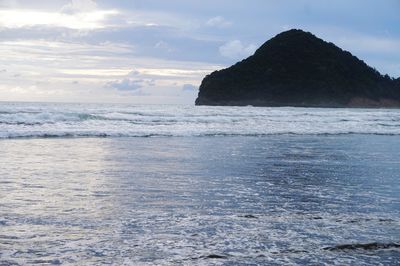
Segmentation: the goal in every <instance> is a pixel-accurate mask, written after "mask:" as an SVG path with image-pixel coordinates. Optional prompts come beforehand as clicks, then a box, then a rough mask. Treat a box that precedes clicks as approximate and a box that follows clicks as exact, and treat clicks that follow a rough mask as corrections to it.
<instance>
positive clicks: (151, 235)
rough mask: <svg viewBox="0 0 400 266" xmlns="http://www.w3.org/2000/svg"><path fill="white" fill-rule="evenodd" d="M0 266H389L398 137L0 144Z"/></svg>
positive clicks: (395, 258)
mask: <svg viewBox="0 0 400 266" xmlns="http://www.w3.org/2000/svg"><path fill="white" fill-rule="evenodd" d="M0 150H1V154H0V161H1V163H0V164H1V167H0V184H1V186H0V262H1V263H0V264H5V265H8V264H12V263H19V264H33V263H39V264H40V263H49V264H60V263H72V264H106V263H112V264H123V263H127V264H130V263H133V264H145V263H148V264H177V263H178V264H181V263H183V264H210V263H214V264H238V263H267V262H268V263H300V264H310V263H311V264H313V263H314V264H324V263H326V264H331V263H333V262H338V263H342V264H343V263H344V264H347V263H355V264H368V263H369V264H376V263H383V264H393V263H397V262H399V259H400V255H399V250H398V249H389V250H373V251H363V250H361V251H360V250H355V251H349V252H345V253H339V254H338V252H332V251H326V250H323V248H324V247H330V246H335V245H340V244H351V243H370V242H379V243H398V242H399V241H400V237H399V236H400V230H399V228H400V227H399V225H400V221H399V217H400V215H399V214H400V207H399V206H400V199H399V195H400V180H399V174H398V173H399V172H400V163H399V158H400V153H399V152H400V143H399V141H398V138H397V137H390V136H360V135H350V136H269V137H203V138H190V137H187V138H120V139H112V138H109V139H106V138H80V139H79V138H78V139H19V140H2V141H0Z"/></svg>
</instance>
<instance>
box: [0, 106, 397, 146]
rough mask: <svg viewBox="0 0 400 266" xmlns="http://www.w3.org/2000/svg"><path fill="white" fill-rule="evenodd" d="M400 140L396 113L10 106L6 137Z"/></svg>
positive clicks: (0, 114)
mask: <svg viewBox="0 0 400 266" xmlns="http://www.w3.org/2000/svg"><path fill="white" fill-rule="evenodd" d="M339 134H373V135H400V111H399V110H395V109H318V108H254V107H194V106H120V105H90V106H89V107H88V106H83V105H79V106H77V105H70V104H52V105H50V104H47V105H46V104H30V105H29V106H27V105H25V104H12V105H11V104H10V105H7V104H5V105H3V106H0V138H3V139H6V138H7V139H10V138H57V137H186V136H195V137H204V136H268V135H339Z"/></svg>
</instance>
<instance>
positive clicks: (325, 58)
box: [196, 29, 400, 108]
mask: <svg viewBox="0 0 400 266" xmlns="http://www.w3.org/2000/svg"><path fill="white" fill-rule="evenodd" d="M196 105H221V106H225V105H227V106H246V105H252V106H271V107H274V106H296V107H360V108H362V107H369V108H370V107H372V108H373V107H400V78H398V79H394V78H392V77H390V76H388V75H381V74H380V73H379V72H378V71H377V70H376V69H374V68H372V67H370V66H368V65H367V64H366V63H365V62H364V61H362V60H360V59H358V58H357V57H355V56H353V55H352V54H351V53H350V52H347V51H344V50H342V49H340V48H339V47H337V46H336V45H334V44H333V43H328V42H325V41H324V40H322V39H319V38H317V37H316V36H314V35H313V34H312V33H309V32H305V31H302V30H298V29H292V30H289V31H285V32H282V33H280V34H278V35H277V36H275V37H274V38H272V39H270V40H269V41H267V42H266V43H264V44H263V45H262V46H261V47H260V48H259V49H258V50H257V51H256V52H255V53H254V55H252V56H250V57H249V58H247V59H245V60H243V61H241V62H238V63H236V64H235V65H233V66H231V67H229V68H227V69H223V70H219V71H215V72H213V73H211V74H210V75H207V76H206V77H205V78H204V79H203V81H202V84H201V86H200V91H199V95H198V98H197V99H196Z"/></svg>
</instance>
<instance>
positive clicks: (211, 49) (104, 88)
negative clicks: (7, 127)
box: [0, 0, 400, 104]
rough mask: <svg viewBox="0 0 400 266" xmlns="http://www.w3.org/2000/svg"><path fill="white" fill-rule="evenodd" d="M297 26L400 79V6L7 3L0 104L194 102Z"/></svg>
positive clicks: (227, 0)
mask: <svg viewBox="0 0 400 266" xmlns="http://www.w3.org/2000/svg"><path fill="white" fill-rule="evenodd" d="M292 28H297V29H303V30H305V31H310V32H312V33H314V34H315V35H317V36H318V37H320V38H322V39H324V40H326V41H330V42H333V43H335V44H336V45H337V46H339V47H341V48H343V49H345V50H348V51H350V52H351V53H353V54H354V55H356V56H357V57H359V58H360V59H362V60H364V61H365V62H366V63H367V64H369V65H371V66H373V67H375V68H376V69H377V70H378V71H380V72H381V73H382V74H389V75H390V76H392V77H396V78H397V77H399V76H400V0H384V1H378V0H352V1H349V0H336V1H332V0H280V1H276V0H234V1H233V0H212V1H211V0H168V1H167V0H98V1H95V0H37V1H32V0H0V80H1V82H0V101H46V102H109V103H133V104H193V103H194V100H195V98H196V96H197V94H198V87H199V85H200V84H201V81H202V79H203V78H204V76H206V75H207V74H209V73H211V72H213V71H214V70H218V69H222V68H225V67H228V66H230V65H232V64H234V63H235V62H237V61H239V60H242V59H244V58H246V57H248V56H250V55H251V54H253V53H254V51H255V50H256V49H257V48H258V47H259V46H260V45H262V44H263V43H264V42H265V41H267V40H269V39H270V38H272V37H273V36H275V35H276V34H278V33H280V32H282V31H285V30H289V29H292Z"/></svg>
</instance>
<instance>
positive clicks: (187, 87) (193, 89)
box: [182, 84, 199, 92]
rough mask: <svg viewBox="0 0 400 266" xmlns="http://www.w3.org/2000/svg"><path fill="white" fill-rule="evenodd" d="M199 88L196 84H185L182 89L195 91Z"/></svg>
mask: <svg viewBox="0 0 400 266" xmlns="http://www.w3.org/2000/svg"><path fill="white" fill-rule="evenodd" d="M198 88H199V87H198V86H195V85H193V84H183V86H182V91H186V92H193V91H197V90H198Z"/></svg>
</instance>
